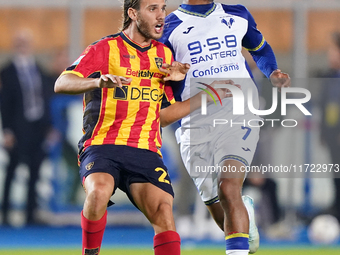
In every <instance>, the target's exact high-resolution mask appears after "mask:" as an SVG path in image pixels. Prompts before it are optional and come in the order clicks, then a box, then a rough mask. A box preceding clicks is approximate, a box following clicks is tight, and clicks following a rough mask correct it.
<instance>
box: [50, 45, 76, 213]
mask: <svg viewBox="0 0 340 255" xmlns="http://www.w3.org/2000/svg"><path fill="white" fill-rule="evenodd" d="M69 65H70V63H69V55H68V51H67V50H66V49H65V48H61V49H59V50H57V51H56V52H55V54H54V57H53V62H52V66H51V70H50V74H49V79H50V89H51V90H53V88H54V84H55V81H56V80H57V78H58V77H59V75H60V74H61V73H62V71H64V69H65V68H66V67H68V66H69ZM81 100H82V96H81V95H64V94H55V93H52V97H51V101H50V114H51V121H52V125H53V139H51V141H53V142H52V144H51V145H50V157H51V160H52V162H53V165H54V166H55V168H56V169H55V170H56V171H55V173H58V171H59V170H60V169H59V168H58V166H59V163H60V160H64V162H65V164H66V168H67V177H66V180H65V181H63V182H61V181H60V178H57V177H58V174H56V178H57V179H56V180H54V183H55V185H54V189H55V191H56V193H57V194H58V193H60V192H63V194H61V197H60V196H58V195H57V197H58V198H57V201H58V202H59V203H60V202H61V203H71V204H75V203H76V196H77V189H78V188H79V187H81V185H80V183H79V177H78V171H79V168H78V163H77V155H78V152H77V148H76V147H74V146H72V145H71V143H70V142H69V140H68V139H67V134H68V129H69V119H68V114H67V113H68V109H69V108H70V106H72V104H74V103H79V102H80V103H81ZM61 186H62V187H61ZM55 206H58V205H55ZM54 209H57V208H54Z"/></svg>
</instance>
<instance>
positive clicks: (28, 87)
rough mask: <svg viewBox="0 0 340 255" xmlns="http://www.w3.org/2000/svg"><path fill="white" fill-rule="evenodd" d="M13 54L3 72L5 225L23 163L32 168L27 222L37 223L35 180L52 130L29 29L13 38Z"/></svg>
mask: <svg viewBox="0 0 340 255" xmlns="http://www.w3.org/2000/svg"><path fill="white" fill-rule="evenodd" d="M13 51H14V52H13V53H14V54H13V57H12V59H11V60H10V62H9V63H8V65H7V66H5V67H4V68H3V69H2V70H1V73H0V79H1V85H2V86H1V93H0V104H1V117H2V125H3V146H4V148H5V150H6V151H7V152H8V155H9V163H8V165H7V169H6V179H5V185H4V199H3V205H2V212H3V224H5V225H6V224H9V218H8V215H9V209H10V207H11V203H10V201H9V198H10V189H11V186H12V183H13V180H14V177H15V169H16V167H17V166H18V164H19V163H20V162H22V163H25V164H27V166H28V169H29V174H30V175H29V181H28V193H27V202H26V223H27V224H34V223H35V222H36V219H35V210H36V208H37V192H36V183H37V181H38V179H39V169H40V166H41V163H42V161H43V159H44V157H45V151H44V149H43V145H44V142H45V138H46V135H47V132H48V129H49V120H48V92H47V90H46V89H47V84H48V82H47V80H46V76H45V75H44V74H43V72H42V69H41V67H40V66H39V65H38V64H37V62H36V60H35V57H34V55H33V37H32V34H31V33H30V32H29V31H28V30H20V31H17V32H16V33H15V35H14V37H13Z"/></svg>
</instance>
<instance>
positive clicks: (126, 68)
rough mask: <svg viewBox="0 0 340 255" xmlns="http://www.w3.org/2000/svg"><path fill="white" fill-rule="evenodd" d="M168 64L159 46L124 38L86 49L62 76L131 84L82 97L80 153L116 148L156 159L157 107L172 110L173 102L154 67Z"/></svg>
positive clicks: (169, 55) (158, 138)
mask: <svg viewBox="0 0 340 255" xmlns="http://www.w3.org/2000/svg"><path fill="white" fill-rule="evenodd" d="M172 62H173V56H172V53H171V50H170V49H169V48H167V47H166V46H165V45H164V44H162V43H159V42H157V41H154V40H152V42H151V44H150V45H148V46H145V47H143V46H141V45H138V44H137V43H135V42H133V41H132V40H131V39H130V38H129V37H128V36H127V35H126V34H125V33H124V32H122V33H119V34H115V35H111V36H107V37H105V38H103V39H101V40H99V41H97V42H95V43H93V44H92V45H90V46H88V47H87V48H86V49H85V51H84V52H83V53H82V54H81V56H80V57H79V58H78V59H77V60H76V61H75V62H74V63H73V64H72V66H70V67H68V68H67V69H66V70H65V71H64V72H63V73H62V75H63V74H66V73H72V74H75V75H78V76H80V77H88V78H99V77H100V75H102V74H113V75H119V76H124V77H131V78H132V82H131V83H130V84H128V85H123V87H122V88H119V87H117V88H103V89H95V90H92V91H89V92H86V93H85V94H84V99H83V134H84V135H83V137H82V138H81V140H80V141H79V152H80V153H81V152H82V151H83V150H84V149H86V148H87V147H89V146H91V145H102V144H116V145H127V146H131V147H135V148H141V149H148V150H151V151H154V152H158V153H159V154H160V151H159V149H160V147H161V145H162V140H161V134H160V120H159V112H160V109H161V106H162V104H163V105H164V104H166V105H169V104H172V103H174V102H175V99H174V96H173V93H172V89H171V87H170V86H165V84H164V82H163V80H162V78H163V77H164V76H165V75H166V74H165V73H163V72H161V71H160V70H159V67H161V66H162V64H163V63H168V64H171V63H172ZM160 155H161V154H160Z"/></svg>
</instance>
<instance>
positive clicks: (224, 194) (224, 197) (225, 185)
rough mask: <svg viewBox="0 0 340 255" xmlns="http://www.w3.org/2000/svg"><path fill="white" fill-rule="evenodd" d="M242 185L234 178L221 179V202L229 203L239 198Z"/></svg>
mask: <svg viewBox="0 0 340 255" xmlns="http://www.w3.org/2000/svg"><path fill="white" fill-rule="evenodd" d="M241 189H242V186H241V185H240V184H239V182H238V181H237V180H235V179H221V180H220V183H219V190H218V192H219V199H220V201H221V203H229V202H232V201H233V200H235V199H241Z"/></svg>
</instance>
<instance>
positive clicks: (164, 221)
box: [151, 202, 175, 231]
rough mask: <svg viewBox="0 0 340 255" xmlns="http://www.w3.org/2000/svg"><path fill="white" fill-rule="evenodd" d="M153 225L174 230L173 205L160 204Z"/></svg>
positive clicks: (153, 217) (152, 219)
mask: <svg viewBox="0 0 340 255" xmlns="http://www.w3.org/2000/svg"><path fill="white" fill-rule="evenodd" d="M151 221H152V223H153V225H156V226H157V227H159V228H161V229H163V231H166V230H174V225H175V223H174V218H173V214H172V205H171V204H169V203H165V202H163V203H160V204H159V206H158V207H157V211H156V213H154V214H153V215H152V217H151Z"/></svg>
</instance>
